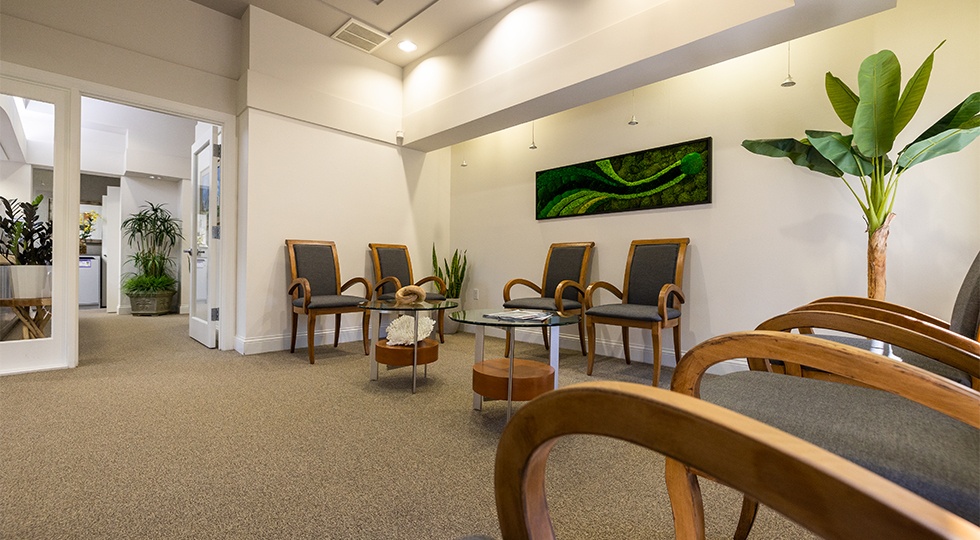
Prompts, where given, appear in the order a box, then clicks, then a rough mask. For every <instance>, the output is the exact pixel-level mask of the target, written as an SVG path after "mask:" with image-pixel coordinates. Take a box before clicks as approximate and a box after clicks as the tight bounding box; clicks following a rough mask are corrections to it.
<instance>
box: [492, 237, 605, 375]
mask: <svg viewBox="0 0 980 540" xmlns="http://www.w3.org/2000/svg"><path fill="white" fill-rule="evenodd" d="M594 248H595V242H559V243H555V244H551V247H550V248H548V257H547V258H546V259H545V261H544V275H543V276H542V277H541V285H538V284H537V283H533V282H531V281H530V280H527V279H524V278H514V279H512V280H510V281H508V282H507V284H506V285H504V307H505V308H513V309H532V310H540V311H556V312H558V313H560V314H561V315H562V316H572V315H577V316H578V339H579V344H580V345H581V346H582V354H583V355H584V354H585V318H584V317H583V315H582V311H583V310H582V303H583V299H584V295H585V287H586V283H587V279H588V274H589V261H590V260H591V258H592V250H593V249H594ZM517 285H522V286H524V287H527V288H529V289H531V290H532V291H534V292H536V293H537V294H538V296H534V297H522V298H511V290H512V289H513V288H514V287H516V286H517ZM507 332H508V336H507V340H506V342H507V344H506V346H505V347H506V349H505V350H504V356H507V355H508V354H510V335H509V334H510V330H509V329H508V330H507ZM541 332H542V334H543V335H544V346H545V348H548V328H544V327H542V328H541Z"/></svg>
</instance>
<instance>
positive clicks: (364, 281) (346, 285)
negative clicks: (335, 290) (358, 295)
mask: <svg viewBox="0 0 980 540" xmlns="http://www.w3.org/2000/svg"><path fill="white" fill-rule="evenodd" d="M358 283H360V284H361V285H364V296H365V297H369V296H371V282H370V281H368V280H367V278H364V277H354V278H350V279H348V280H347V282H346V283H344V284H343V285H341V286H340V292H344V291H346V290H347V289H349V288H351V287H353V286H354V285H357V284H358Z"/></svg>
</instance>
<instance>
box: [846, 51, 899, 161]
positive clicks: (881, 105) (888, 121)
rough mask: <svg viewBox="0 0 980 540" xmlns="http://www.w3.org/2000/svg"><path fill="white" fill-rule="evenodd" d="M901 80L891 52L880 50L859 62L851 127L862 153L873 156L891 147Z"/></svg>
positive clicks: (879, 154)
mask: <svg viewBox="0 0 980 540" xmlns="http://www.w3.org/2000/svg"><path fill="white" fill-rule="evenodd" d="M901 82H902V68H901V66H900V65H899V63H898V58H896V57H895V53H893V52H891V51H889V50H884V51H881V52H879V53H876V54H873V55H871V56H869V57H867V58H865V59H864V62H861V68H860V70H859V71H858V92H859V95H860V101H859V102H858V105H857V109H856V110H855V112H854V125H853V126H852V128H853V130H854V143H855V144H856V145H857V147H858V151H859V152H861V154H862V155H865V156H868V157H871V158H874V157H878V156H881V155H884V154H886V153H888V151H889V150H891V149H892V145H893V144H894V143H895V133H896V132H895V111H896V109H897V107H898V98H899V87H900V85H901Z"/></svg>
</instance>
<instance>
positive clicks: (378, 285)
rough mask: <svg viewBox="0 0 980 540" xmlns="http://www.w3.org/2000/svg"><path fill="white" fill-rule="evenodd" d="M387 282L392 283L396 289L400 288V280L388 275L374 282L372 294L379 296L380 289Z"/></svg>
mask: <svg viewBox="0 0 980 540" xmlns="http://www.w3.org/2000/svg"><path fill="white" fill-rule="evenodd" d="M389 283H393V284H394V285H395V289H396V290H397V289H401V288H402V282H401V281H399V280H398V278H396V277H395V276H389V277H386V278H384V279H382V280H381V281H379V282H377V283H375V284H374V296H375V297H378V296H380V295H381V290H382V289H384V286H385V285H387V284H389Z"/></svg>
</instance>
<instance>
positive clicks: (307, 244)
mask: <svg viewBox="0 0 980 540" xmlns="http://www.w3.org/2000/svg"><path fill="white" fill-rule="evenodd" d="M286 252H287V254H288V255H289V273H290V276H291V281H290V283H289V289H288V290H287V293H288V294H290V295H291V296H292V302H291V305H292V311H293V317H292V320H293V325H292V333H291V337H290V342H289V352H291V353H292V352H296V324H297V321H298V319H299V316H300V315H306V348H307V353H308V354H309V356H310V363H311V364H313V363H314V362H315V361H314V353H313V341H314V339H313V338H314V336H315V334H316V318H317V316H319V315H335V316H336V317H335V323H334V332H333V346H334V347H336V346H337V344H338V343H339V342H340V316H341V315H342V314H344V313H357V312H360V313H361V316H362V317H361V318H362V320H361V333H362V340H363V341H364V354H369V353H370V348H369V340H368V312H367V310H362V309H360V308H359V307H357V306H358V304H360V303H361V302H364V301H366V300H368V298H370V295H371V283H370V282H368V280H367V279H365V278H363V277H355V278H351V279H350V280H348V281H347V282H346V283H344V284H343V285H341V284H340V260H339V258H338V256H337V246H336V244H334V243H333V242H327V241H321V240H286ZM358 283H360V284H361V285H364V296H355V295H347V294H343V292H344V291H346V290H347V289H349V288H350V287H352V286H354V285H356V284H358Z"/></svg>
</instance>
